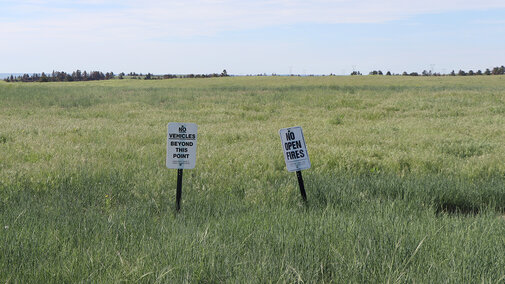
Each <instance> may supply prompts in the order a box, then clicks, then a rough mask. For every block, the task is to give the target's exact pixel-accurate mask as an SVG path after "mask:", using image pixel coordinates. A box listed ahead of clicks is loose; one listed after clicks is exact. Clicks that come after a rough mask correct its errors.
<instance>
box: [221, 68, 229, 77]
mask: <svg viewBox="0 0 505 284" xmlns="http://www.w3.org/2000/svg"><path fill="white" fill-rule="evenodd" d="M220 76H221V77H228V72H226V69H224V70H223V72H221V75H220Z"/></svg>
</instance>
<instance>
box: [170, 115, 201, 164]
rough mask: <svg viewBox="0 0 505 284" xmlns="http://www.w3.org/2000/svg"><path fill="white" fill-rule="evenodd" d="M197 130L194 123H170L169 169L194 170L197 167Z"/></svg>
mask: <svg viewBox="0 0 505 284" xmlns="http://www.w3.org/2000/svg"><path fill="white" fill-rule="evenodd" d="M196 130H197V126H196V124H194V123H179V122H170V123H169V124H168V135H167V162H166V163H167V168H169V169H193V168H194V167H195V165H196Z"/></svg>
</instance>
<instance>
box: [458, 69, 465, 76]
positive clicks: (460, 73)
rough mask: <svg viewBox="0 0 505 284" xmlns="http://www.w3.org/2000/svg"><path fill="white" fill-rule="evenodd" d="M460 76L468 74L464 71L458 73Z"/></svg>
mask: <svg viewBox="0 0 505 284" xmlns="http://www.w3.org/2000/svg"><path fill="white" fill-rule="evenodd" d="M458 76H466V72H465V71H463V70H459V71H458Z"/></svg>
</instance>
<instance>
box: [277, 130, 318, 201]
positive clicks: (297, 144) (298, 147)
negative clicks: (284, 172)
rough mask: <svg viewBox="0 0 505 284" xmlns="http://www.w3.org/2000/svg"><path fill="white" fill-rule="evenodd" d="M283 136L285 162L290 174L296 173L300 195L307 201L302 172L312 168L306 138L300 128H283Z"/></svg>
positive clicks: (281, 134)
mask: <svg viewBox="0 0 505 284" xmlns="http://www.w3.org/2000/svg"><path fill="white" fill-rule="evenodd" d="M279 135H280V136H281V143H282V149H283V151H284V161H285V162H286V168H287V169H288V171H289V172H296V177H297V178H298V185H299V187H300V194H301V195H302V199H303V201H307V194H306V193H305V186H304V185H303V177H302V170H306V169H309V168H310V159H309V153H308V152H307V145H305V138H304V137H303V132H302V128H301V127H300V126H295V127H289V128H282V129H280V130H279Z"/></svg>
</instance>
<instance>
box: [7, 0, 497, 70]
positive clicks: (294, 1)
mask: <svg viewBox="0 0 505 284" xmlns="http://www.w3.org/2000/svg"><path fill="white" fill-rule="evenodd" d="M501 65H505V1H504V0H479V1H476V0H470V1H468V0H424V1H412V0H386V1H377V0H333V1H329V0H314V1H308V0H305V1H301V0H271V1H265V0H254V1H253V0H185V1H172V0H167V1H160V0H145V1H133V0H121V1H118V0H108V1H102V0H77V1H62V0H21V1H16V0H0V73H24V72H26V73H40V72H50V71H52V70H58V71H66V72H71V71H73V70H76V69H80V70H88V71H91V70H99V71H103V72H106V71H113V72H114V73H119V72H126V73H129V72H137V73H140V72H141V73H148V72H150V73H154V74H188V73H220V72H221V71H222V70H223V69H226V70H227V71H228V73H229V74H236V75H246V74H259V73H267V74H272V73H275V74H291V73H293V74H330V73H333V74H337V75H341V74H349V73H350V72H352V71H354V70H357V71H361V72H362V73H365V74H366V73H368V72H369V71H371V70H382V71H384V72H385V71H391V72H394V73H401V72H403V71H407V72H414V71H415V72H421V71H422V70H432V71H434V72H442V73H448V72H450V71H451V70H456V72H457V71H458V70H459V69H462V70H470V69H472V70H478V69H482V70H485V69H486V68H491V67H494V66H501Z"/></svg>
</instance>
